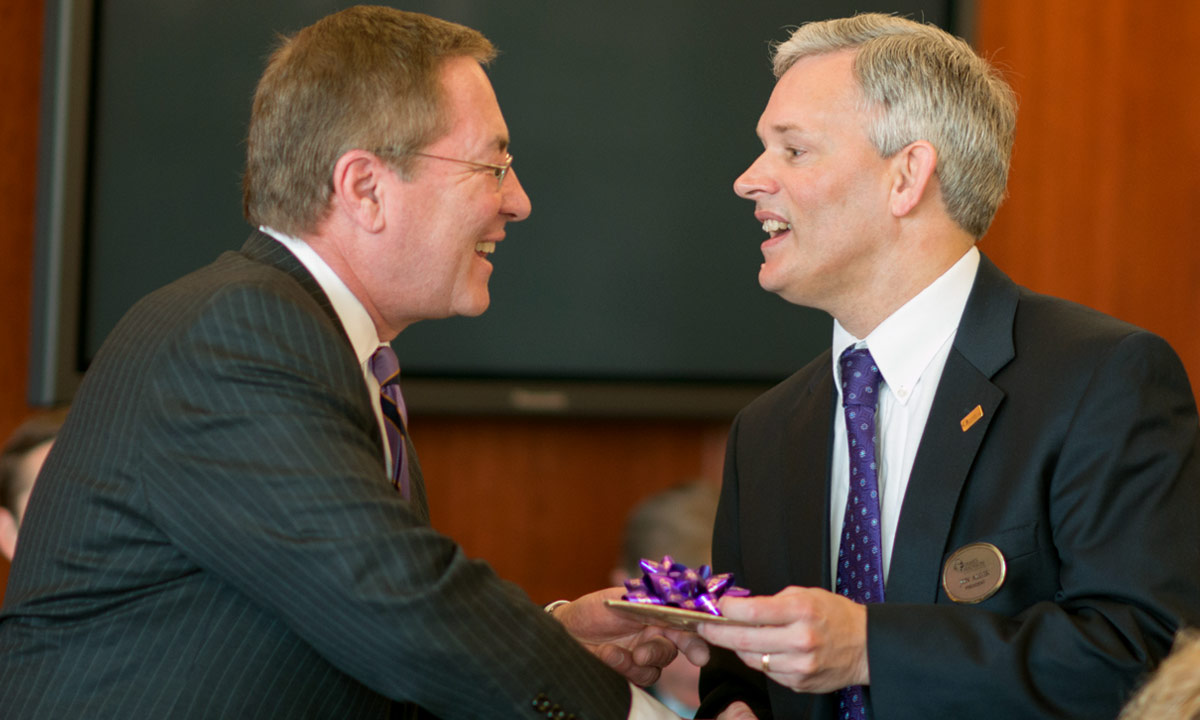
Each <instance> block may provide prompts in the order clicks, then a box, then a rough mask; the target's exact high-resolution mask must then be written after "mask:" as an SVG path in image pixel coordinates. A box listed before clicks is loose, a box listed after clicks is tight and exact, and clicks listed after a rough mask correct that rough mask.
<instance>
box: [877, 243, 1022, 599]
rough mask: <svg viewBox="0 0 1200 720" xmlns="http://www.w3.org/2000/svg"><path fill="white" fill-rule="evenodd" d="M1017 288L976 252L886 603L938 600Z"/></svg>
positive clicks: (905, 509)
mask: <svg viewBox="0 0 1200 720" xmlns="http://www.w3.org/2000/svg"><path fill="white" fill-rule="evenodd" d="M1018 292H1019V291H1018V288H1017V286H1016V285H1015V284H1013V282H1012V281H1011V280H1009V279H1008V277H1006V276H1005V275H1004V274H1003V273H1002V272H1000V270H999V269H997V268H996V266H995V265H993V264H992V263H991V261H989V260H988V259H987V258H986V257H981V258H980V264H979V270H978V273H977V274H976V278H975V284H974V286H973V287H972V289H971V294H970V297H969V298H968V300H967V305H966V307H965V309H964V310H963V317H962V320H961V321H960V322H959V327H958V332H957V334H956V335H955V338H954V346H953V347H952V348H951V350H950V355H949V357H948V358H947V359H946V367H945V369H944V370H943V371H942V377H941V380H940V381H939V382H938V388H937V393H936V394H935V395H934V400H933V406H932V408H931V409H930V412H929V419H928V421H927V422H926V424H925V432H924V434H923V435H922V437H921V444H920V447H919V448H918V450H917V457H916V459H915V461H914V463H913V469H912V474H911V475H910V477H909V481H908V489H907V491H906V492H905V495H904V502H903V505H902V506H901V511H900V522H899V525H898V526H897V528H896V539H895V542H894V544H893V547H894V548H895V549H894V551H893V555H892V564H891V567H890V568H889V573H888V582H887V589H886V597H887V601H888V602H919V603H932V602H934V601H935V600H936V599H937V595H938V587H939V583H940V577H941V564H942V558H943V556H944V555H945V553H946V552H947V550H948V549H949V548H947V547H946V544H947V542H948V539H949V536H950V531H951V527H952V525H953V521H954V510H955V507H956V506H957V505H958V499H959V495H960V494H961V492H962V489H963V486H964V484H965V483H966V482H967V481H968V476H969V474H970V471H971V467H972V465H973V464H974V461H975V457H976V455H977V454H978V452H979V448H980V447H981V445H982V444H983V441H984V438H985V437H986V436H987V431H988V428H989V427H990V425H991V421H992V418H993V417H995V414H996V410H997V409H998V408H999V407H1000V404H1001V403H1002V402H1003V400H1004V392H1003V391H1002V390H1001V389H1000V388H998V387H997V386H996V385H995V384H993V383H992V382H991V378H992V376H994V375H995V374H996V372H998V371H999V370H1000V368H1002V367H1004V366H1005V365H1006V364H1008V362H1009V361H1011V360H1012V358H1013V356H1014V350H1013V341H1012V334H1013V321H1014V318H1015V315H1016V307H1017V298H1018Z"/></svg>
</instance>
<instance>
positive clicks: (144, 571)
mask: <svg viewBox="0 0 1200 720" xmlns="http://www.w3.org/2000/svg"><path fill="white" fill-rule="evenodd" d="M382 452H383V449H382V446H381V440H380V434H379V429H378V426H377V424H376V420H375V417H374V414H373V412H372V409H371V405H370V401H369V398H368V396H367V391H366V387H365V383H364V382H363V377H362V372H361V370H360V367H359V365H358V362H357V360H356V358H355V357H354V354H353V352H352V351H351V348H350V344H349V341H348V339H347V338H346V336H345V334H344V332H343V330H342V328H341V324H340V322H339V321H338V320H337V318H336V316H335V315H334V313H333V310H332V308H331V307H330V305H329V303H328V300H327V299H326V298H325V296H324V294H323V293H322V292H321V291H320V289H319V287H318V286H317V284H316V283H315V281H314V280H313V279H312V277H311V276H310V275H309V274H308V273H307V271H306V270H304V269H303V267H302V266H301V265H300V263H299V262H298V261H296V259H295V258H294V257H293V256H292V255H291V254H290V253H289V252H288V251H287V250H286V249H285V248H283V247H282V246H281V245H279V244H278V243H276V242H275V241H274V240H272V239H270V238H268V237H266V236H264V235H262V234H259V233H255V234H254V235H253V236H251V238H250V239H249V240H248V241H247V243H246V245H245V246H244V247H243V248H242V251H241V252H238V253H225V254H224V255H222V256H221V257H220V258H219V259H218V260H217V261H216V262H215V263H214V264H212V265H210V266H208V267H206V268H204V269H202V270H199V271H197V272H196V273H193V274H191V275H189V276H187V277H185V278H183V279H181V280H179V281H177V282H175V283H173V284H171V285H169V286H167V287H165V288H163V289H162V290H159V291H157V292H155V293H153V294H151V295H150V296H148V297H147V298H145V299H144V300H142V301H141V302H140V303H138V304H137V305H136V306H135V307H134V308H133V309H132V310H130V312H129V313H128V314H127V315H126V317H125V318H124V319H123V320H122V321H121V322H120V324H119V325H118V326H117V327H116V329H114V330H113V332H112V334H111V336H110V338H109V339H108V340H107V342H106V343H105V345H104V347H103V348H102V349H101V350H100V352H99V354H98V355H97V357H96V359H95V362H94V363H93V365H92V367H91V368H90V369H89V371H88V374H87V377H86V378H85V380H84V383H83V385H82V386H81V388H80V391H79V393H78V396H77V398H76V402H75V403H74V405H73V408H72V412H71V416H70V418H69V420H68V422H67V424H66V426H65V427H64V428H63V431H62V433H61V434H60V436H59V439H58V441H57V442H56V444H55V446H54V450H53V452H52V453H51V455H50V457H49V459H48V460H47V463H46V465H45V468H44V470H43V473H42V475H41V477H40V478H39V482H38V484H37V486H36V489H35V491H34V495H33V498H32V501H31V503H30V507H29V511H28V514H27V517H26V522H25V524H24V525H23V527H22V535H21V540H20V550H19V552H18V553H17V557H16V560H15V563H14V565H13V570H12V576H11V579H10V583H9V587H8V591H7V597H6V604H5V607H4V610H3V613H2V614H0V715H2V716H3V717H4V718H6V720H17V719H19V718H39V719H42V718H288V719H289V720H294V719H295V718H338V719H342V718H385V717H387V716H388V713H389V711H390V710H391V705H392V700H393V699H394V700H402V701H408V702H411V703H415V704H418V705H420V706H421V707H423V708H425V709H427V711H429V712H432V713H434V714H436V715H437V716H440V717H444V718H504V717H512V718H521V717H531V718H532V717H535V716H536V714H535V711H534V709H533V707H532V701H533V698H534V697H535V696H537V695H538V694H539V693H545V694H546V695H547V696H548V697H549V698H550V699H551V700H552V701H553V702H554V703H557V704H559V705H560V706H561V707H563V708H564V709H566V710H567V711H569V712H574V713H577V714H579V715H580V716H581V717H587V718H624V717H625V716H626V714H627V713H628V708H629V690H628V686H627V684H626V682H625V680H624V679H623V678H621V677H620V676H618V675H617V674H616V673H613V672H612V671H610V670H608V669H607V668H606V667H604V666H603V664H602V663H600V662H599V661H598V660H596V659H595V658H594V657H592V656H591V655H590V654H589V653H588V652H587V651H586V650H584V649H583V648H581V647H580V646H579V645H578V644H577V643H576V642H574V641H573V640H572V639H571V638H570V637H569V636H568V635H567V634H566V633H565V631H564V630H563V629H562V628H561V627H560V626H559V624H558V623H557V622H556V621H554V620H553V619H551V618H549V617H547V616H546V615H545V613H543V612H542V611H541V609H540V608H538V607H537V606H535V605H533V604H532V603H530V602H529V601H528V599H527V598H525V597H524V595H523V594H522V593H521V591H520V590H518V589H517V588H516V587H515V586H512V585H510V584H508V583H505V582H504V581H501V580H499V579H498V578H496V577H495V575H494V574H493V572H492V571H491V569H490V568H488V567H487V565H485V564H484V563H481V562H478V561H471V560H468V559H467V558H465V557H464V556H463V553H462V550H461V549H460V548H459V547H458V546H457V545H456V544H455V543H454V542H453V541H452V540H450V539H449V538H446V537H444V536H442V535H440V534H438V533H437V532H435V531H434V530H432V529H431V528H430V527H429V525H428V523H427V513H426V508H425V500H424V489H423V485H422V483H421V479H420V473H419V471H417V472H414V478H413V480H414V482H413V484H414V492H413V500H412V502H411V503H410V502H405V501H404V500H403V499H402V498H401V497H400V496H399V495H398V494H397V493H396V492H395V490H394V489H393V488H392V486H391V484H390V483H389V481H388V480H387V478H386V477H385V476H384V471H383V468H382V463H381V461H380V457H381V455H382ZM415 469H416V468H415V467H414V470H415ZM543 715H544V713H543Z"/></svg>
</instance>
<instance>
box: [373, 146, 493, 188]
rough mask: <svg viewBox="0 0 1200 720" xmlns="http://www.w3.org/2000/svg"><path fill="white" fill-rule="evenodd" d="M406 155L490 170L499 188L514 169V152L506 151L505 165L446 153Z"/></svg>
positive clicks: (409, 153)
mask: <svg viewBox="0 0 1200 720" xmlns="http://www.w3.org/2000/svg"><path fill="white" fill-rule="evenodd" d="M385 150H386V148H385ZM380 152H382V151H380ZM405 155H420V156H421V157H427V158H433V159H434V160H448V161H450V162H456V163H462V164H463V165H470V166H471V167H473V168H475V169H476V170H490V171H491V173H492V175H494V176H495V177H496V188H497V189H499V188H500V186H502V185H503V184H504V178H505V177H507V176H508V171H509V170H510V169H512V164H513V156H512V153H505V155H504V164H503V165H496V164H494V163H485V162H475V161H474V160H459V159H458V158H452V157H445V156H444V155H431V154H430V153H423V152H408V153H405Z"/></svg>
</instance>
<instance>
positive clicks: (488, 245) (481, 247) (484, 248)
mask: <svg viewBox="0 0 1200 720" xmlns="http://www.w3.org/2000/svg"><path fill="white" fill-rule="evenodd" d="M475 252H481V253H484V254H485V255H491V254H492V253H494V252H496V243H494V242H478V243H475Z"/></svg>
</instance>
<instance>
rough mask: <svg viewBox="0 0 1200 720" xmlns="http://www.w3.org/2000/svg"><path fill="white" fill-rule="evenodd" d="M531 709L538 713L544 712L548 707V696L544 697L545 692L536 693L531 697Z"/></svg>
mask: <svg viewBox="0 0 1200 720" xmlns="http://www.w3.org/2000/svg"><path fill="white" fill-rule="evenodd" d="M533 709H534V710H537V711H538V712H540V713H544V712H546V711H547V710H549V709H550V698H548V697H546V693H538V694H537V697H535V698H534V699H533Z"/></svg>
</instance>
